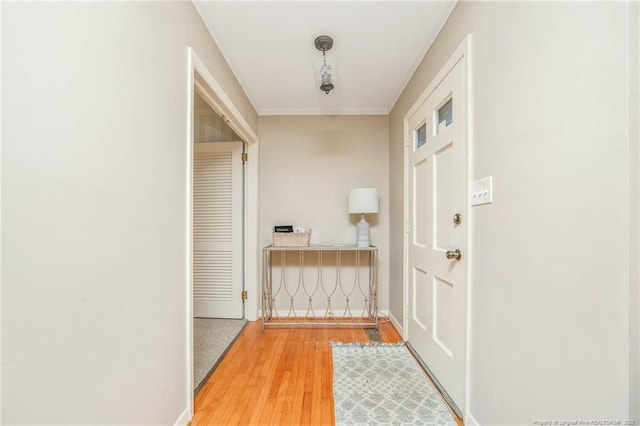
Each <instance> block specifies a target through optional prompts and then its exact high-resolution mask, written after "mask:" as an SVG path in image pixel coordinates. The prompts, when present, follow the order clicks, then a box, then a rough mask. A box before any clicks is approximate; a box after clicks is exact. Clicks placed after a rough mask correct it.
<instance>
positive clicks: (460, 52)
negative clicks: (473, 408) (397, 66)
mask: <svg viewBox="0 0 640 426" xmlns="http://www.w3.org/2000/svg"><path fill="white" fill-rule="evenodd" d="M461 60H464V66H465V77H464V78H465V84H466V93H465V97H466V100H465V101H466V117H467V120H466V123H465V125H466V128H465V135H466V139H467V141H466V142H467V192H468V190H469V181H470V180H471V179H472V176H473V170H472V162H471V158H473V149H472V148H473V144H472V141H473V134H472V129H473V115H472V106H471V105H472V104H471V99H472V98H471V93H472V91H473V90H472V79H471V75H472V73H471V70H472V62H471V34H468V35H467V36H466V37H465V38H464V40H462V42H461V43H460V45H458V47H457V48H456V50H455V51H454V52H453V54H452V55H451V56H450V57H449V59H448V60H447V61H446V62H445V64H444V65H443V66H442V68H441V69H440V71H439V72H438V73H437V74H436V76H435V77H434V78H433V79H432V80H431V82H430V83H429V84H428V85H427V88H426V89H425V90H424V91H423V92H422V94H420V96H418V98H417V99H416V101H415V102H414V103H413V105H412V106H411V108H409V110H408V111H407V113H406V114H405V115H404V119H403V136H404V182H403V185H404V187H403V193H404V206H403V207H404V215H403V220H404V236H403V247H402V253H403V261H402V281H403V286H402V287H403V315H402V327H403V333H404V335H403V338H404V339H405V340H407V341H408V340H409V337H410V336H409V335H408V334H409V268H408V264H409V262H408V260H409V229H410V228H409V218H410V214H409V148H410V146H411V137H410V136H411V135H410V132H409V119H410V118H411V116H413V115H414V114H415V113H416V112H417V111H418V109H419V108H420V107H421V106H422V105H423V104H424V103H425V101H426V100H427V98H428V97H429V96H430V95H431V94H432V93H433V91H434V90H435V89H436V88H437V87H438V85H439V84H440V83H441V82H442V80H444V78H445V77H446V76H447V74H449V72H450V71H451V70H452V69H453V68H454V67H455V66H456V64H458V62H460V61H461ZM468 200H469V198H468V193H467V205H466V208H465V210H466V212H465V216H466V217H467V224H468V227H467V238H466V247H464V249H463V251H464V252H466V253H465V257H466V260H467V270H466V274H465V278H466V281H467V297H466V330H465V334H466V339H465V340H466V351H465V401H464V407H459V408H460V409H461V410H462V411H463V413H460V414H463V415H462V416H461V417H462V418H468V417H469V400H470V398H469V389H470V383H469V378H470V374H469V371H470V365H469V363H470V360H471V356H470V354H471V352H470V351H471V339H470V330H471V314H472V310H471V293H472V282H471V270H472V267H473V253H472V252H471V247H472V234H473V233H472V229H473V218H472V215H471V210H470V206H469V201H468Z"/></svg>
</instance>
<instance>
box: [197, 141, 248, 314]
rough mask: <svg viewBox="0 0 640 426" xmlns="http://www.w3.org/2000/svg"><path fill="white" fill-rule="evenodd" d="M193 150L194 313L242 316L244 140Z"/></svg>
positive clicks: (200, 145)
mask: <svg viewBox="0 0 640 426" xmlns="http://www.w3.org/2000/svg"><path fill="white" fill-rule="evenodd" d="M194 147H195V149H194V159H193V169H194V176H193V313H194V316H196V317H205V318H242V297H241V295H242V142H215V143H197V144H194Z"/></svg>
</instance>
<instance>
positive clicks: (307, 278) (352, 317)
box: [262, 245, 378, 332]
mask: <svg viewBox="0 0 640 426" xmlns="http://www.w3.org/2000/svg"><path fill="white" fill-rule="evenodd" d="M262 256H263V257H262V269H263V278H262V318H263V321H262V331H263V332H264V330H265V327H277V326H288V327H290V326H325V327H326V326H342V327H344V326H347V327H373V328H376V329H377V328H378V281H377V257H378V248H377V247H374V246H370V247H355V246H347V245H311V246H307V247H279V246H278V247H274V246H267V247H264V249H263V250H262ZM274 258H275V259H276V262H275V263H276V264H279V265H274ZM344 262H346V263H344ZM278 266H279V267H278ZM274 275H276V277H275V283H274Z"/></svg>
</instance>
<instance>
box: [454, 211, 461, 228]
mask: <svg viewBox="0 0 640 426" xmlns="http://www.w3.org/2000/svg"><path fill="white" fill-rule="evenodd" d="M453 223H455V224H456V225H460V224H461V223H462V215H461V214H460V213H456V214H454V215H453Z"/></svg>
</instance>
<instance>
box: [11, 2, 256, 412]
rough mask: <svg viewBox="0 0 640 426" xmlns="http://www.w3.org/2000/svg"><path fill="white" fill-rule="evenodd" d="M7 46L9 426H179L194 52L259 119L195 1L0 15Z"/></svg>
mask: <svg viewBox="0 0 640 426" xmlns="http://www.w3.org/2000/svg"><path fill="white" fill-rule="evenodd" d="M2 42H3V45H2V55H3V57H2V60H3V70H2V71H3V73H2V88H3V92H2V106H3V109H2V229H3V235H2V256H3V257H2V266H3V268H2V419H1V422H2V423H3V424H4V423H6V424H98V423H99V424H172V423H174V422H175V421H176V420H178V418H179V417H180V416H181V415H182V414H183V413H184V410H186V409H187V399H186V390H187V383H186V382H187V378H186V369H187V358H186V350H185V348H186V341H187V336H186V335H185V330H186V324H185V321H186V313H185V302H186V277H185V269H186V265H185V241H186V234H185V232H186V225H185V223H186V222H185V220H186V218H185V199H186V198H185V197H186V194H185V178H186V158H185V152H186V145H185V144H186V141H185V138H186V133H187V132H186V124H187V90H188V89H187V46H193V47H194V48H195V51H196V52H197V54H198V56H199V57H200V58H201V59H202V60H203V61H204V62H205V64H206V65H207V67H208V68H209V69H210V70H211V71H212V73H213V75H214V76H215V77H216V79H217V80H218V81H219V82H220V83H221V84H222V85H223V87H224V89H225V91H226V92H227V94H228V95H229V96H230V97H231V99H232V100H233V101H234V103H235V104H236V106H238V108H239V109H240V111H241V112H242V113H243V114H244V115H245V118H246V119H247V121H248V122H249V123H250V124H251V126H253V128H254V129H256V128H257V116H256V114H255V111H254V110H253V108H252V107H251V104H250V103H249V101H248V100H247V99H246V97H245V96H244V93H243V92H242V89H241V88H240V86H239V84H238V83H237V81H236V80H235V78H234V77H233V74H232V73H231V71H230V70H229V68H228V66H227V64H226V63H225V62H224V60H223V58H222V55H221V54H220V52H219V50H218V49H217V47H216V46H215V44H214V42H213V41H212V39H211V38H210V36H209V34H208V32H207V31H206V29H205V27H204V25H203V24H202V22H201V20H200V18H199V16H198V15H197V13H196V12H195V10H194V8H193V5H192V4H191V3H190V2H170V3H169V2H166V3H164V2H163V3H160V2H145V3H95V2H87V3H4V2H3V13H2ZM188 386H191V384H190V383H189V384H188Z"/></svg>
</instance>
